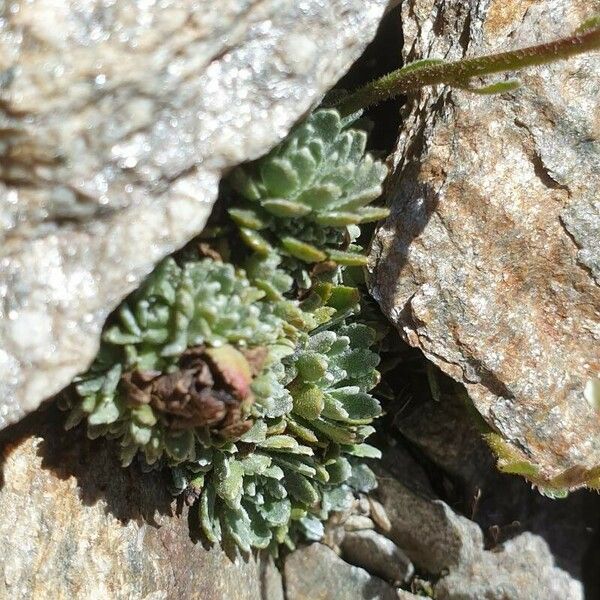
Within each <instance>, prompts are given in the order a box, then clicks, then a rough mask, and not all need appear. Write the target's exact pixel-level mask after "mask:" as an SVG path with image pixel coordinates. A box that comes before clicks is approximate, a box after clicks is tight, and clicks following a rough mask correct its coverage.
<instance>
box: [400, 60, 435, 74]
mask: <svg viewBox="0 0 600 600" xmlns="http://www.w3.org/2000/svg"><path fill="white" fill-rule="evenodd" d="M444 62H445V61H443V60H441V59H439V58H422V59H420V60H415V61H414V62H411V63H408V64H407V65H404V66H403V67H402V68H401V69H400V70H399V71H398V72H399V73H403V74H404V73H410V72H411V71H420V70H421V69H428V68H429V67H435V66H436V65H441V64H442V63H444Z"/></svg>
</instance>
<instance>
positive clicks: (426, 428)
mask: <svg viewBox="0 0 600 600" xmlns="http://www.w3.org/2000/svg"><path fill="white" fill-rule="evenodd" d="M432 369H433V370H434V371H435V375H434V376H435V377H436V380H437V385H438V386H439V398H438V399H437V400H436V399H433V398H432V397H431V396H430V397H429V398H419V399H418V400H416V401H413V402H412V403H411V404H410V406H408V407H407V408H406V409H405V410H403V411H402V412H401V413H399V414H398V415H397V416H396V417H395V418H394V423H395V425H396V426H397V428H398V430H399V431H400V432H401V433H402V436H403V437H404V438H406V439H408V440H410V442H411V443H413V444H414V445H415V446H417V447H418V448H419V449H420V450H421V451H422V452H423V453H424V454H425V456H426V457H427V458H428V459H429V460H431V461H432V462H433V463H434V464H435V465H437V466H438V467H440V468H441V469H442V470H443V472H444V474H445V475H447V476H448V477H449V478H450V479H451V480H452V482H453V483H455V484H457V487H459V488H460V491H461V493H462V494H461V495H462V496H463V497H464V498H468V499H469V500H472V499H473V498H476V497H477V496H478V494H479V493H480V491H481V490H482V488H484V487H485V484H486V481H487V480H488V479H489V478H490V476H492V477H493V476H495V475H496V474H497V469H496V466H495V462H496V461H495V457H494V455H493V453H492V451H491V450H490V448H489V446H488V445H487V444H486V442H485V440H484V439H483V437H482V435H481V433H482V432H481V429H482V428H481V419H480V418H479V415H478V413H477V412H476V411H474V410H473V409H472V407H471V406H470V402H469V398H468V397H467V395H466V393H465V392H464V388H462V386H460V385H458V384H457V383H456V382H454V381H453V380H451V379H450V378H449V377H446V376H445V375H443V374H441V373H440V372H439V371H438V370H437V369H436V368H435V367H432ZM501 477H502V476H498V478H497V479H500V478H501ZM402 481H407V480H406V479H403V480H402ZM497 483H498V482H497ZM502 485H503V484H500V486H502Z"/></svg>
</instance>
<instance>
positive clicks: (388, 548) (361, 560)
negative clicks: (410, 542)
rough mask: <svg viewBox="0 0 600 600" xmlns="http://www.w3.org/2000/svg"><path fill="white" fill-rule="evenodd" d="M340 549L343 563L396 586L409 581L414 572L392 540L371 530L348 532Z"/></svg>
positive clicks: (407, 559)
mask: <svg viewBox="0 0 600 600" xmlns="http://www.w3.org/2000/svg"><path fill="white" fill-rule="evenodd" d="M341 550H342V558H343V559H344V560H345V561H346V562H349V563H350V564H352V565H356V566H357V567H362V568H363V569H365V570H366V571H368V572H369V573H371V574H373V575H377V576H378V577H381V578H382V579H385V580H386V581H390V582H392V583H394V584H397V585H400V584H401V583H405V582H407V581H409V580H410V578H411V577H412V576H413V574H414V572H415V568H414V567H413V564H412V563H411V562H410V559H409V558H408V556H406V554H404V552H402V550H400V548H398V546H396V544H394V542H392V541H391V540H390V539H388V538H386V537H385V536H383V535H381V534H380V533H377V532H375V531H372V530H368V529H367V530H364V531H356V532H351V533H347V534H346V535H345V536H344V540H343V542H342V545H341Z"/></svg>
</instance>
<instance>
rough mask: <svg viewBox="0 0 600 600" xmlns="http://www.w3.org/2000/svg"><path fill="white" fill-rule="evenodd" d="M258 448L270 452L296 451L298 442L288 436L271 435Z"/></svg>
mask: <svg viewBox="0 0 600 600" xmlns="http://www.w3.org/2000/svg"><path fill="white" fill-rule="evenodd" d="M259 446H260V447H261V448H270V449H272V450H296V449H297V448H298V442H297V441H296V440H295V439H294V438H293V437H292V436H290V435H272V436H270V437H268V438H267V439H266V440H265V441H264V442H260V444H259Z"/></svg>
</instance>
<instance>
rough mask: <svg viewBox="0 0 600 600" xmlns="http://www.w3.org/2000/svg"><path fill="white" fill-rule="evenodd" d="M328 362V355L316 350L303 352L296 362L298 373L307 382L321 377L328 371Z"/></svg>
mask: <svg viewBox="0 0 600 600" xmlns="http://www.w3.org/2000/svg"><path fill="white" fill-rule="evenodd" d="M328 364H329V363H328V361H327V358H326V356H324V355H323V354H318V353H316V352H303V353H302V354H300V356H298V358H297V359H296V361H295V362H294V365H295V367H296V369H297V370H298V375H299V376H300V377H301V378H302V379H303V380H304V381H307V382H312V381H318V380H319V379H321V378H322V377H323V375H325V373H326V372H327V366H328Z"/></svg>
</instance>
